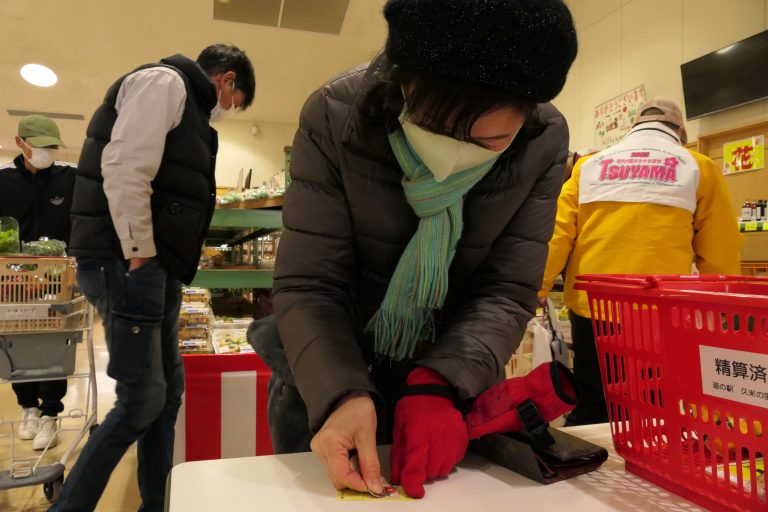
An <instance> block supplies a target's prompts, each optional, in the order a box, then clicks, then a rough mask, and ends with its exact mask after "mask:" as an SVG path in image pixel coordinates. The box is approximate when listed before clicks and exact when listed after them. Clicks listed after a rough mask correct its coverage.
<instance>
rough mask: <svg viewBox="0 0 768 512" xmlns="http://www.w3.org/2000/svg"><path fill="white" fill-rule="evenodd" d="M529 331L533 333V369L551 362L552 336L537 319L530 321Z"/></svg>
mask: <svg viewBox="0 0 768 512" xmlns="http://www.w3.org/2000/svg"><path fill="white" fill-rule="evenodd" d="M530 327H531V331H532V332H533V360H532V362H531V364H532V366H533V368H536V367H537V366H539V365H540V364H544V363H548V362H550V361H552V346H551V343H552V334H551V333H550V332H549V330H548V329H547V328H546V327H544V326H543V325H541V323H540V322H539V320H538V319H537V318H534V319H533V320H531V324H530Z"/></svg>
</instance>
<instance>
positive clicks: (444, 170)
mask: <svg viewBox="0 0 768 512" xmlns="http://www.w3.org/2000/svg"><path fill="white" fill-rule="evenodd" d="M400 124H401V125H402V127H403V132H404V133H405V137H406V139H408V143H409V144H410V145H411V147H412V148H413V150H414V151H415V152H416V154H417V155H419V158H421V161H422V162H423V163H424V165H426V166H427V167H428V168H429V170H430V171H431V172H432V176H434V178H435V181H438V182H439V181H444V180H445V179H446V178H448V176H451V175H452V174H457V173H460V172H461V171H465V170H467V169H470V168H472V167H475V166H478V165H480V164H482V163H486V162H491V161H496V160H497V159H498V158H499V157H500V156H501V154H502V153H503V152H504V151H506V149H507V148H508V147H509V146H510V145H511V144H512V140H514V137H512V140H510V141H509V144H507V146H506V147H505V148H503V149H501V150H499V151H493V150H490V149H487V148H484V147H481V146H478V145H477V144H473V143H471V142H466V141H461V140H457V139H454V138H453V137H449V136H447V135H439V134H437V133H432V132H430V131H428V130H425V129H424V128H422V127H420V126H417V125H415V124H413V123H412V122H411V121H408V120H407V118H406V115H405V113H403V114H401V115H400Z"/></svg>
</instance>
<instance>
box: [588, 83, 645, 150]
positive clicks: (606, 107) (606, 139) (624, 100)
mask: <svg viewBox="0 0 768 512" xmlns="http://www.w3.org/2000/svg"><path fill="white" fill-rule="evenodd" d="M643 103H645V86H643V85H639V86H637V87H635V88H634V89H631V90H629V91H627V92H625V93H624V94H621V95H619V96H616V97H615V98H613V99H611V100H609V101H606V102H605V103H603V104H601V105H598V106H597V107H595V145H596V146H597V147H599V148H607V147H608V146H612V145H614V144H616V143H617V142H619V141H620V140H621V139H623V138H624V136H625V135H626V134H627V132H629V130H630V129H631V128H632V124H633V123H634V122H635V118H636V117H637V114H638V109H639V108H640V105H642V104H643Z"/></svg>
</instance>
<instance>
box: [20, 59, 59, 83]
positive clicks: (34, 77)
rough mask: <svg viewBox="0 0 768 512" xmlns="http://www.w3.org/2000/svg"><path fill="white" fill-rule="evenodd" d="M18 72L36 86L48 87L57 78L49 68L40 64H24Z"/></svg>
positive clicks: (56, 80)
mask: <svg viewBox="0 0 768 512" xmlns="http://www.w3.org/2000/svg"><path fill="white" fill-rule="evenodd" d="M20 73H21V77H22V78H23V79H24V80H26V81H27V82H29V83H31V84H32V85H37V86H38V87H50V86H52V85H54V84H55V83H56V82H58V80H59V78H58V77H57V76H56V73H54V72H53V70H52V69H51V68H48V67H46V66H43V65H42V64H24V65H23V66H22V67H21V71H20Z"/></svg>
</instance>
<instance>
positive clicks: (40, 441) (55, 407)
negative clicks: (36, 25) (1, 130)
mask: <svg viewBox="0 0 768 512" xmlns="http://www.w3.org/2000/svg"><path fill="white" fill-rule="evenodd" d="M16 145H17V146H18V147H19V149H20V150H21V154H20V155H19V156H17V157H16V158H14V159H13V162H10V163H8V164H3V165H0V217H13V218H15V219H16V220H17V221H19V228H20V234H19V236H20V238H21V240H22V241H25V242H29V241H33V240H38V239H39V238H41V237H48V238H49V239H56V240H61V241H63V242H68V241H69V210H70V208H71V206H72V193H73V190H74V186H75V168H74V166H73V165H71V164H66V163H62V162H58V161H56V160H55V152H56V150H57V149H58V148H59V147H62V146H64V142H62V140H61V136H60V135H59V128H58V126H56V123H54V122H53V121H52V120H51V119H49V118H48V117H45V116H41V115H30V116H26V117H24V118H22V119H21V121H20V122H19V132H18V135H17V136H16ZM13 391H14V392H15V393H16V398H17V400H18V403H19V405H20V406H21V407H22V408H23V410H24V412H23V416H22V421H21V422H20V423H19V428H18V433H17V435H18V437H19V438H20V439H33V441H32V447H33V448H34V449H35V450H42V449H44V448H45V447H46V446H48V447H51V446H55V445H56V444H57V443H58V437H57V434H56V433H57V430H58V428H57V427H58V424H57V421H56V417H57V416H58V414H59V413H60V412H62V411H63V410H64V404H62V402H61V399H62V398H63V397H64V395H65V394H66V393H67V381H66V380H54V381H42V382H27V383H17V384H13Z"/></svg>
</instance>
